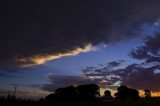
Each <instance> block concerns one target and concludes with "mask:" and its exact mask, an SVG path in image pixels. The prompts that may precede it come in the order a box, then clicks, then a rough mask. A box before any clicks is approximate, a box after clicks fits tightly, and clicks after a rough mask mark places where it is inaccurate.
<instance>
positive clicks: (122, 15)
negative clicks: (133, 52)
mask: <svg viewBox="0 0 160 106" xmlns="http://www.w3.org/2000/svg"><path fill="white" fill-rule="evenodd" d="M159 5H160V1H157V0H141V1H139V0H134V1H133V0H112V1H111V0H102V1H98V0H88V1H86V0H79V1H76V2H75V0H70V1H66V0H60V1H58V0H56V1H42V0H39V1H37V2H35V1H34V2H33V1H19V2H14V1H11V2H3V4H2V6H1V8H2V9H1V10H3V12H2V13H1V20H0V23H1V24H0V26H1V29H0V35H1V36H0V63H1V64H5V65H11V66H17V67H20V66H32V65H37V64H42V63H44V62H46V61H48V60H51V59H55V58H60V57H62V56H70V55H75V54H78V53H81V52H86V47H88V45H91V46H96V45H97V44H100V43H105V44H106V43H110V42H116V41H119V40H121V39H127V38H132V37H135V35H136V32H137V30H135V29H138V27H140V25H141V24H143V23H144V22H149V23H151V22H153V23H154V21H157V20H156V19H157V18H159V16H160V15H159V14H158V13H159V10H160V7H159ZM89 50H90V49H89ZM87 51H88V49H87Z"/></svg>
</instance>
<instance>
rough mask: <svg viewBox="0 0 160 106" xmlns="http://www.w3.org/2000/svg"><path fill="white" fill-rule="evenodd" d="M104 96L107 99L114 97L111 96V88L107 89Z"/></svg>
mask: <svg viewBox="0 0 160 106" xmlns="http://www.w3.org/2000/svg"><path fill="white" fill-rule="evenodd" d="M103 97H104V99H106V100H111V99H113V97H112V96H111V92H110V91H109V90H105V92H104V96H103Z"/></svg>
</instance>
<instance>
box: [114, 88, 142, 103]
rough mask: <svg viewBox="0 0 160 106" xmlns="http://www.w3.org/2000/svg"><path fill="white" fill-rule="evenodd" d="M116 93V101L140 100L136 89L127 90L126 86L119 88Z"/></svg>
mask: <svg viewBox="0 0 160 106" xmlns="http://www.w3.org/2000/svg"><path fill="white" fill-rule="evenodd" d="M117 91H118V92H117V93H116V94H115V97H116V98H117V99H121V100H126V99H133V100H137V99H139V98H140V96H139V92H138V90H136V89H132V88H128V87H127V86H124V85H122V86H120V87H119V88H118V89H117Z"/></svg>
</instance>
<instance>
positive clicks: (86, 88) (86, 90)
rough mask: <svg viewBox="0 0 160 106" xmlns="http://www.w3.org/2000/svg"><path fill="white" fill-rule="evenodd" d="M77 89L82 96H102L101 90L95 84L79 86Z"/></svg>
mask: <svg viewBox="0 0 160 106" xmlns="http://www.w3.org/2000/svg"><path fill="white" fill-rule="evenodd" d="M76 89H77V91H78V93H79V95H81V96H91V97H96V96H99V95H100V88H99V86H98V85H95V84H88V85H79V86H77V87H76Z"/></svg>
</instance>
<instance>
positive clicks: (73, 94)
mask: <svg viewBox="0 0 160 106" xmlns="http://www.w3.org/2000/svg"><path fill="white" fill-rule="evenodd" d="M144 92H145V98H146V99H149V98H151V91H150V90H148V89H145V90H144ZM140 98H141V97H140V95H139V91H138V90H137V89H133V88H129V87H127V86H124V85H121V86H120V87H118V88H117V92H116V93H115V94H114V97H112V95H111V92H110V91H109V90H105V92H104V96H100V87H99V86H98V85H96V84H88V85H79V86H77V87H74V86H68V87H64V88H58V89H56V90H55V91H54V93H52V94H49V95H48V96H46V98H45V100H46V101H95V100H104V101H105V100H106V101H109V100H111V101H112V100H128V99H131V100H138V99H140Z"/></svg>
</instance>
